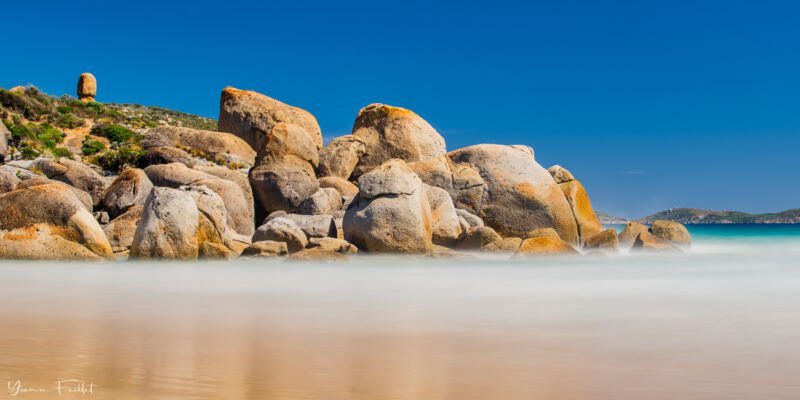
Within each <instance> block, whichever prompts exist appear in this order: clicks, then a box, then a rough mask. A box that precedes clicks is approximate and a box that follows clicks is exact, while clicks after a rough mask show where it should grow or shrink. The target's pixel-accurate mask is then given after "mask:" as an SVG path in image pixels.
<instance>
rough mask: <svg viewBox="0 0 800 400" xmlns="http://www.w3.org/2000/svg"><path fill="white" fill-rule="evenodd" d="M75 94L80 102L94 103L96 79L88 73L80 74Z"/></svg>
mask: <svg viewBox="0 0 800 400" xmlns="http://www.w3.org/2000/svg"><path fill="white" fill-rule="evenodd" d="M77 94H78V99H80V100H81V101H94V99H95V97H97V78H95V77H94V75H92V74H90V73H88V72H84V73H82V74H81V76H80V77H79V78H78V90H77Z"/></svg>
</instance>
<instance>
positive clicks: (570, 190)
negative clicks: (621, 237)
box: [547, 165, 603, 241]
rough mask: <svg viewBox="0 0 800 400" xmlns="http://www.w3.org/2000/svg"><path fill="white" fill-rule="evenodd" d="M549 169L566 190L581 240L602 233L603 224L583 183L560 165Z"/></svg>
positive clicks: (564, 190) (565, 193)
mask: <svg viewBox="0 0 800 400" xmlns="http://www.w3.org/2000/svg"><path fill="white" fill-rule="evenodd" d="M547 171H548V172H550V175H552V176H553V179H555V181H556V183H557V184H558V187H559V188H561V191H563V192H564V196H565V197H566V198H567V202H569V206H570V208H571V209H572V214H573V215H574V216H575V223H576V224H577V226H578V235H579V236H580V238H581V240H584V241H585V240H586V239H588V238H590V237H592V236H594V235H597V234H598V233H600V232H601V231H602V230H603V225H602V224H601V223H600V220H599V219H598V218H597V215H596V214H595V212H594V209H593V208H592V202H591V201H589V195H588V194H587V193H586V189H584V187H583V185H581V183H580V182H579V181H578V180H577V179H575V177H574V176H573V175H572V173H570V172H569V171H567V169H566V168H564V167H562V166H560V165H554V166H552V167H550V168H549V169H548V170H547Z"/></svg>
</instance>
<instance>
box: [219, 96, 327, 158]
mask: <svg viewBox="0 0 800 400" xmlns="http://www.w3.org/2000/svg"><path fill="white" fill-rule="evenodd" d="M279 123H287V124H292V125H297V126H299V127H300V128H301V129H303V130H305V131H306V132H307V133H308V135H309V137H310V138H311V140H312V141H313V143H314V145H315V147H316V148H317V149H321V148H322V130H321V129H320V128H319V124H318V123H317V119H316V118H314V116H313V115H311V113H309V112H308V111H306V110H303V109H301V108H297V107H293V106H290V105H288V104H284V103H281V102H280V101H278V100H275V99H273V98H270V97H267V96H265V95H263V94H261V93H257V92H253V91H249V90H239V89H235V88H232V87H227V88H225V89H224V90H223V91H222V95H221V97H220V105H219V130H220V132H230V133H232V134H234V135H236V136H238V137H240V138H242V139H244V140H245V141H246V142H247V143H248V144H250V147H252V148H253V149H255V150H256V151H257V152H258V151H260V150H261V148H263V147H264V144H265V143H266V141H267V136H268V135H269V133H270V132H271V131H272V128H273V127H274V126H275V125H276V124H279Z"/></svg>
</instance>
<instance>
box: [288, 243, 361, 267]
mask: <svg viewBox="0 0 800 400" xmlns="http://www.w3.org/2000/svg"><path fill="white" fill-rule="evenodd" d="M287 261H315V262H326V263H331V262H339V261H347V256H345V255H342V254H341V253H337V252H335V251H331V250H326V249H323V248H320V247H315V248H313V249H305V250H301V251H299V252H297V253H294V254H291V255H289V258H288V259H287Z"/></svg>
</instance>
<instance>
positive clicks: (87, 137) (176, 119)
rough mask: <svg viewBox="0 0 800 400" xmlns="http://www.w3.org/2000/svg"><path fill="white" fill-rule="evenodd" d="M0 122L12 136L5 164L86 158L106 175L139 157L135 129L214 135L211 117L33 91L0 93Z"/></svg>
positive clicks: (213, 122)
mask: <svg viewBox="0 0 800 400" xmlns="http://www.w3.org/2000/svg"><path fill="white" fill-rule="evenodd" d="M0 120H2V123H4V124H5V125H6V127H7V128H8V129H9V131H10V132H11V138H9V139H10V140H9V148H10V151H9V157H8V158H9V159H27V160H31V159H34V158H36V157H39V156H42V155H44V156H51V157H70V156H73V155H79V156H88V160H87V161H89V162H92V163H96V164H98V165H100V166H101V167H103V169H105V170H119V169H120V168H121V167H122V166H124V165H129V164H130V165H133V164H135V160H136V159H137V158H138V157H139V156H140V155H141V148H140V147H139V141H140V140H141V135H139V134H138V133H137V130H140V129H145V128H154V127H157V126H164V125H169V126H182V127H187V128H193V129H203V130H216V129H217V122H216V121H215V120H213V119H210V118H204V117H199V116H196V115H191V114H185V113H181V112H178V111H172V110H167V109H164V108H160V107H147V106H141V105H133V104H112V103H98V102H94V101H81V100H78V99H76V98H74V97H70V96H62V97H53V96H50V95H47V94H45V93H43V92H41V91H40V90H39V89H37V88H36V87H33V86H29V87H24V88H23V87H18V88H14V89H11V90H5V89H0Z"/></svg>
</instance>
